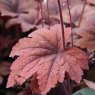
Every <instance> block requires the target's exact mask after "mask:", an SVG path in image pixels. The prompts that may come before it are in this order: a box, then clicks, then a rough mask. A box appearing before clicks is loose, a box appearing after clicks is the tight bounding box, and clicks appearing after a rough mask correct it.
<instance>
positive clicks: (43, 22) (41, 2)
mask: <svg viewBox="0 0 95 95" xmlns="http://www.w3.org/2000/svg"><path fill="white" fill-rule="evenodd" d="M40 7H41V19H42V20H41V21H42V28H43V27H44V22H43V5H42V1H40Z"/></svg>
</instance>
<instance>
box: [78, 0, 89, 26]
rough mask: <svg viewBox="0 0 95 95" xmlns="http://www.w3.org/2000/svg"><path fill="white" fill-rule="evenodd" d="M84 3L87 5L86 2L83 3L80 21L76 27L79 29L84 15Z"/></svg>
mask: <svg viewBox="0 0 95 95" xmlns="http://www.w3.org/2000/svg"><path fill="white" fill-rule="evenodd" d="M86 3H87V0H85V1H84V5H83V9H82V13H81V16H80V20H79V25H78V27H80V25H81V21H82V18H83V14H84V11H85V6H86Z"/></svg>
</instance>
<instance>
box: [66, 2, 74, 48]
mask: <svg viewBox="0 0 95 95" xmlns="http://www.w3.org/2000/svg"><path fill="white" fill-rule="evenodd" d="M67 6H68V11H69V16H70V26H71V31H72V32H73V23H72V16H71V10H70V4H69V0H67ZM72 32H71V44H72V47H73V45H74V41H73V33H72Z"/></svg>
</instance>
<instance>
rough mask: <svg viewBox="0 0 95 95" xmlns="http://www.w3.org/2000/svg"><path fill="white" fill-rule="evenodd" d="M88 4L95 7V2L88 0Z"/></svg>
mask: <svg viewBox="0 0 95 95" xmlns="http://www.w3.org/2000/svg"><path fill="white" fill-rule="evenodd" d="M87 3H89V4H93V5H95V0H87Z"/></svg>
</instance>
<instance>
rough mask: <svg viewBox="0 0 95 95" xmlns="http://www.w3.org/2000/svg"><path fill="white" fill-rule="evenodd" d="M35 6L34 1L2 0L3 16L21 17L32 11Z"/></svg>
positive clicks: (0, 10)
mask: <svg viewBox="0 0 95 95" xmlns="http://www.w3.org/2000/svg"><path fill="white" fill-rule="evenodd" d="M22 2H23V3H22ZM35 5H36V3H35V1H34V0H0V12H1V16H12V17H15V16H19V15H20V14H23V13H28V12H29V11H31V9H33V8H35Z"/></svg>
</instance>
